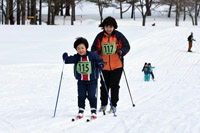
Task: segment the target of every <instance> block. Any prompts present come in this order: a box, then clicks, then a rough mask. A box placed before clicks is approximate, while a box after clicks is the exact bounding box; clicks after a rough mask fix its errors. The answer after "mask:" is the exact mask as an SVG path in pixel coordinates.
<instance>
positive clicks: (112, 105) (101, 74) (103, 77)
mask: <svg viewBox="0 0 200 133" xmlns="http://www.w3.org/2000/svg"><path fill="white" fill-rule="evenodd" d="M99 71H100V76H101V78H102V80H103V83H104V86H105V89H106V92H107V95H108V99H109V101H110V105H111V108H112V110H113V114H114V117H117V115H116V114H115V111H114V108H113V105H112V102H111V100H110V96H109V93H108V89H107V86H106V82H105V79H104V77H103V74H102V71H101V70H99Z"/></svg>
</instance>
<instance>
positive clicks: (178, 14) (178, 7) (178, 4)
mask: <svg viewBox="0 0 200 133" xmlns="http://www.w3.org/2000/svg"><path fill="white" fill-rule="evenodd" d="M175 3H176V21H175V25H176V26H179V17H180V8H181V7H180V0H175Z"/></svg>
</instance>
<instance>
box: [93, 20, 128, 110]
mask: <svg viewBox="0 0 200 133" xmlns="http://www.w3.org/2000/svg"><path fill="white" fill-rule="evenodd" d="M99 27H102V29H103V31H102V32H100V33H99V34H98V35H97V36H96V38H95V40H94V42H93V45H92V47H91V51H93V52H95V53H97V54H99V55H100V56H101V57H102V58H103V60H104V68H103V70H102V73H103V76H104V79H105V82H106V85H107V89H108V90H106V88H105V86H104V82H103V79H101V87H100V89H101V96H100V100H101V108H100V110H99V111H100V112H101V111H105V110H106V108H107V104H108V95H107V92H106V91H109V89H110V90H111V103H112V105H113V109H114V111H115V112H116V107H117V102H118V100H119V88H120V86H119V83H120V79H121V75H122V71H123V56H125V55H126V54H127V53H128V51H129V50H130V45H129V42H128V40H127V39H126V37H125V36H124V35H123V34H122V33H121V32H119V31H117V30H116V29H117V27H118V25H117V22H116V20H115V19H114V18H113V17H110V16H109V17H107V18H105V19H104V20H103V22H102V23H101V24H100V25H99ZM110 112H112V108H110Z"/></svg>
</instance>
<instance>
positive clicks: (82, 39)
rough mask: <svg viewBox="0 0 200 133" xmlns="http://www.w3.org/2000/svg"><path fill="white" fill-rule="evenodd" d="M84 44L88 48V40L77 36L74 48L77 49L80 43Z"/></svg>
mask: <svg viewBox="0 0 200 133" xmlns="http://www.w3.org/2000/svg"><path fill="white" fill-rule="evenodd" d="M80 44H84V45H85V48H86V49H88V41H87V40H86V39H85V38H83V37H78V38H76V41H75V42H74V48H75V49H76V48H77V46H78V45H80Z"/></svg>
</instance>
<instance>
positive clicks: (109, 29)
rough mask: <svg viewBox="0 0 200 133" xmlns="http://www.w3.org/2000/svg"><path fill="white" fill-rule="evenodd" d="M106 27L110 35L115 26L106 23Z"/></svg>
mask: <svg viewBox="0 0 200 133" xmlns="http://www.w3.org/2000/svg"><path fill="white" fill-rule="evenodd" d="M104 29H105V31H106V32H107V33H108V35H111V34H112V32H113V30H114V26H110V25H106V26H104Z"/></svg>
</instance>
